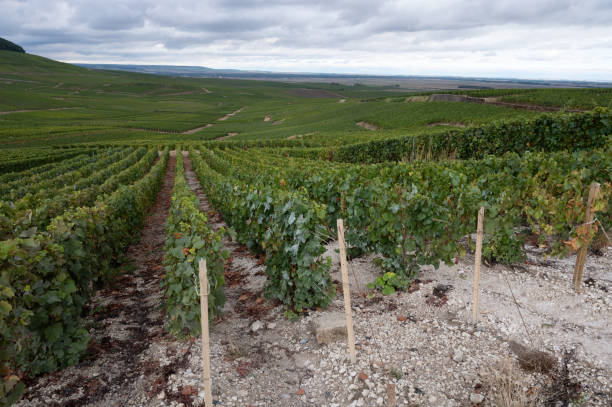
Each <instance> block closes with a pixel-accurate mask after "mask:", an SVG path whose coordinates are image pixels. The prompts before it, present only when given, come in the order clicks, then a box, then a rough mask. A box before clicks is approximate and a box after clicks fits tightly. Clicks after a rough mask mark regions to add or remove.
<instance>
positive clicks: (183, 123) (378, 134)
mask: <svg viewBox="0 0 612 407" xmlns="http://www.w3.org/2000/svg"><path fill="white" fill-rule="evenodd" d="M1 56H2V58H0V148H11V147H23V146H30V147H40V146H57V145H64V144H78V143H105V142H113V143H117V142H124V143H138V144H142V143H146V142H177V141H179V142H180V141H204V140H215V139H224V140H228V139H229V140H260V139H277V140H278V139H288V140H293V139H298V140H304V139H305V138H307V139H308V140H309V143H311V144H313V143H314V144H318V145H334V144H345V143H347V142H361V141H367V140H371V139H381V138H386V137H396V136H401V135H407V134H413V133H419V132H431V131H435V130H436V129H437V128H440V127H441V126H444V127H452V126H460V127H464V126H470V125H478V124H482V123H485V122H489V121H494V120H505V119H516V118H519V117H526V118H527V117H534V116H535V115H536V113H535V112H531V111H527V110H518V109H510V108H505V107H499V106H487V105H478V104H466V103H442V102H436V103H430V102H411V103H404V102H405V100H406V97H407V96H410V95H413V94H414V93H409V94H406V95H405V96H398V93H397V92H398V90H401V89H398V88H397V87H394V86H390V85H389V84H381V85H378V86H365V85H363V84H360V83H356V84H352V85H350V84H340V83H307V82H299V83H295V82H294V83H282V82H269V81H268V82H266V81H262V80H259V81H252V80H237V79H207V78H187V77H164V76H156V75H148V74H140V73H130V72H119V71H98V70H91V69H85V68H81V67H76V66H73V65H69V64H63V63H59V62H55V61H51V60H48V59H45V58H41V57H37V56H34V55H28V54H17V53H11V52H4V51H3V52H1ZM442 82H444V81H442ZM442 82H441V83H442ZM453 86H454V85H453ZM464 86H466V87H468V88H470V87H471V85H470V86H468V85H464ZM474 86H475V85H474ZM610 91H611V90H610V89H542V90H534V89H525V90H521V89H512V90H508V89H500V90H489V89H487V90H470V89H466V90H465V91H463V90H462V91H457V90H455V91H454V92H455V93H462V94H463V93H464V94H468V95H474V96H478V97H496V98H498V99H499V100H503V101H510V102H517V103H531V104H541V105H545V106H562V107H563V106H567V107H580V108H592V107H594V106H597V105H603V106H607V105H609V104H610V95H611V93H610ZM364 101H367V103H364ZM241 108H242V110H241V111H240V113H238V114H236V115H234V116H230V117H228V118H227V119H226V120H219V119H220V118H222V117H223V116H225V115H226V114H228V113H231V112H234V111H236V110H238V109H241ZM358 122H363V123H368V124H371V125H372V126H369V125H368V127H369V128H376V129H377V130H376V131H370V130H366V129H364V128H363V127H360V126H357V123H358Z"/></svg>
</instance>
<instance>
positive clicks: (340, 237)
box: [337, 219, 357, 363]
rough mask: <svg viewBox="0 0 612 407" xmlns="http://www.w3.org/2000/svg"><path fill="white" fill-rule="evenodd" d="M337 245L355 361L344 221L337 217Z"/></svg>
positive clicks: (350, 344)
mask: <svg viewBox="0 0 612 407" xmlns="http://www.w3.org/2000/svg"><path fill="white" fill-rule="evenodd" d="M337 226H338V246H340V271H341V273H342V291H343V293H344V313H345V315H346V333H347V336H348V345H349V354H350V356H351V362H352V363H355V362H356V361H357V358H356V356H355V333H354V332H353V316H352V313H351V292H350V289H349V278H348V267H347V263H346V242H345V241H344V221H343V220H342V219H338V221H337Z"/></svg>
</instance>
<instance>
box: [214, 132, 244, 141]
mask: <svg viewBox="0 0 612 407" xmlns="http://www.w3.org/2000/svg"><path fill="white" fill-rule="evenodd" d="M237 135H238V133H236V132H230V133H227V135H226V136H221V137H217V138H216V139H215V140H226V139H228V138H230V137H234V136H237Z"/></svg>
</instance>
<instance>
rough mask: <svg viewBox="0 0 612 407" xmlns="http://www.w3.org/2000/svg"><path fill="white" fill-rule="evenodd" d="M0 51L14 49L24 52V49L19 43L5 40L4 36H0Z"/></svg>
mask: <svg viewBox="0 0 612 407" xmlns="http://www.w3.org/2000/svg"><path fill="white" fill-rule="evenodd" d="M0 51H15V52H23V53H25V50H24V49H23V48H21V47H20V46H19V45H17V44H15V43H13V42H10V41H9V40H5V39H4V38H0Z"/></svg>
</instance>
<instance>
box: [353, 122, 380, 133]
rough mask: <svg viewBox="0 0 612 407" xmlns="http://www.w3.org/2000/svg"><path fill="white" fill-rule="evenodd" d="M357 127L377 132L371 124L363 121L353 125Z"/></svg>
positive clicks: (375, 126)
mask: <svg viewBox="0 0 612 407" xmlns="http://www.w3.org/2000/svg"><path fill="white" fill-rule="evenodd" d="M355 124H356V125H357V126H359V127H363V128H364V129H368V130H372V131H376V130H378V126H377V125H375V124H372V123H368V122H364V121H360V122H357V123H355Z"/></svg>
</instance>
